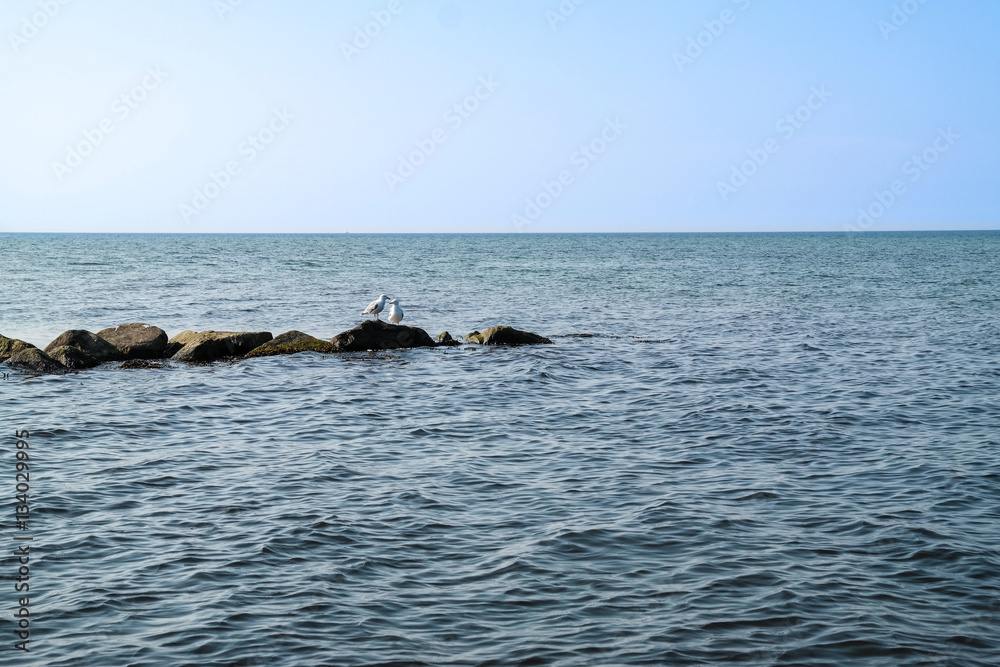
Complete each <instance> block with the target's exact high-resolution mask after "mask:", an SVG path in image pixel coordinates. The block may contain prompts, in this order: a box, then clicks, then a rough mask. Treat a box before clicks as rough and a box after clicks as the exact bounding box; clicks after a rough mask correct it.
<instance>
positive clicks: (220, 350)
mask: <svg viewBox="0 0 1000 667" xmlns="http://www.w3.org/2000/svg"><path fill="white" fill-rule="evenodd" d="M186 333H188V332H185V334H186ZM183 335H184V334H179V335H178V336H175V337H174V340H176V339H177V338H179V337H180V336H183ZM271 338H272V336H271V334H270V332H268V331H201V332H199V333H197V334H195V335H194V336H186V337H185V338H184V340H187V342H186V343H185V344H184V347H182V348H181V349H180V350H178V352H177V353H176V354H175V355H173V356H172V357H171V359H173V360H174V361H188V362H207V361H218V360H219V359H222V358H225V357H242V356H243V355H244V354H246V353H247V352H249V351H251V350H253V349H254V348H256V347H259V346H261V345H263V344H264V343H266V342H267V341H269V340H271Z"/></svg>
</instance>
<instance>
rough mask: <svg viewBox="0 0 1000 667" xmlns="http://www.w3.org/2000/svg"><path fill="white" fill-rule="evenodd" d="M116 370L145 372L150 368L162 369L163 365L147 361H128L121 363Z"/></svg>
mask: <svg viewBox="0 0 1000 667" xmlns="http://www.w3.org/2000/svg"><path fill="white" fill-rule="evenodd" d="M118 368H121V369H123V370H146V369H150V368H163V364H162V363H160V362H158V361H150V360H149V359H129V360H128V361H123V362H122V363H121V365H120V366H118Z"/></svg>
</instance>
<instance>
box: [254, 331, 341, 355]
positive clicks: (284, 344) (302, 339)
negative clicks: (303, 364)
mask: <svg viewBox="0 0 1000 667" xmlns="http://www.w3.org/2000/svg"><path fill="white" fill-rule="evenodd" d="M336 351H337V347H336V345H334V344H333V343H330V342H327V341H325V340H320V339H319V338H314V337H312V336H310V335H309V334H305V333H302V332H301V331H289V332H287V333H283V334H281V335H280V336H277V337H275V338H273V339H272V340H270V341H268V342H267V343H264V344H263V345H261V346H259V347H256V348H254V349H252V350H250V352H248V353H247V355H246V356H247V359H252V358H255V357H276V356H279V355H283V354H298V353H299V352H322V353H324V354H330V353H332V352H336Z"/></svg>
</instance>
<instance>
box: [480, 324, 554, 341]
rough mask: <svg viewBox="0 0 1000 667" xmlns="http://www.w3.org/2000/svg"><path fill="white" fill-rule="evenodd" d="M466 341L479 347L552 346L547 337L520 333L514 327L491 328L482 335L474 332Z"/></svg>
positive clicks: (526, 332) (528, 332) (527, 332)
mask: <svg viewBox="0 0 1000 667" xmlns="http://www.w3.org/2000/svg"><path fill="white" fill-rule="evenodd" d="M465 340H467V341H469V342H470V343H478V344H479V345H551V344H552V341H551V340H549V339H548V338H546V337H545V336H539V335H538V334H535V333H531V332H530V331H520V330H518V329H515V328H514V327H508V326H500V327H490V328H489V329H486V330H485V331H483V332H482V333H480V332H478V331H473V332H472V333H470V334H469V335H468V336H466V337H465Z"/></svg>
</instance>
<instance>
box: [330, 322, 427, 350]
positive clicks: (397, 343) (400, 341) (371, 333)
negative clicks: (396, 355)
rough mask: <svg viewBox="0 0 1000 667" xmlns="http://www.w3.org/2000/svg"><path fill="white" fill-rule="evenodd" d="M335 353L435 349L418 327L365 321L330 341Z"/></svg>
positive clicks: (424, 332)
mask: <svg viewBox="0 0 1000 667" xmlns="http://www.w3.org/2000/svg"><path fill="white" fill-rule="evenodd" d="M330 342H331V343H333V345H334V351H335V352H367V351H369V350H403V349H409V348H413V347H436V346H437V343H435V342H434V339H433V338H431V337H430V335H429V334H428V333H427V332H426V331H424V330H423V329H420V328H418V327H408V326H404V325H401V324H389V323H388V322H382V321H381V320H367V321H365V322H362V323H361V324H359V325H358V326H356V327H354V328H353V329H349V330H348V331H345V332H344V333H340V334H337V335H336V336H334V337H333V338H331V339H330Z"/></svg>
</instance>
